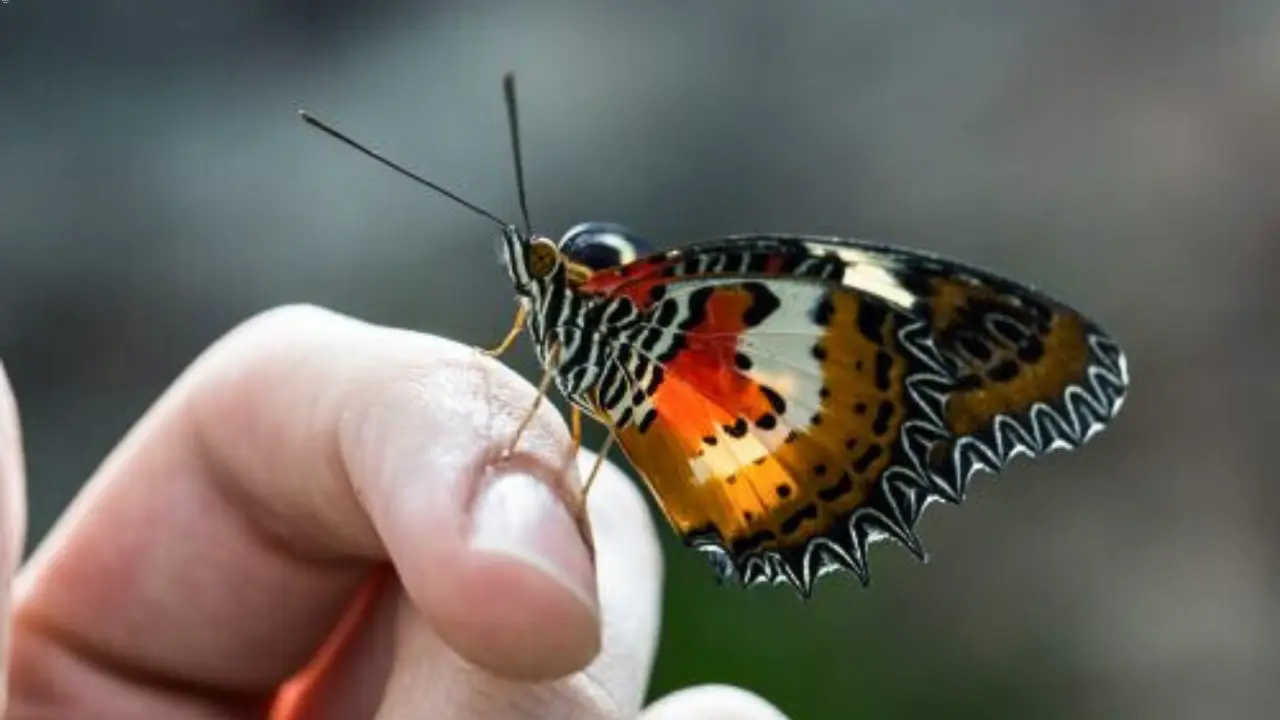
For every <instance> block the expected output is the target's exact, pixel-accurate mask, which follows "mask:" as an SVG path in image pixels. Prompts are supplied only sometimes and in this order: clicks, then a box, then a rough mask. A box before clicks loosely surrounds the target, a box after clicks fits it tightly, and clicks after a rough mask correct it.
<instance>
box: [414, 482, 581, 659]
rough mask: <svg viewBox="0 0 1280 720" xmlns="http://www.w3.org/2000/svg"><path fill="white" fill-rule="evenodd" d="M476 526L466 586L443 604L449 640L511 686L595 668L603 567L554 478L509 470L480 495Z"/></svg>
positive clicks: (442, 600) (442, 623) (471, 538)
mask: <svg viewBox="0 0 1280 720" xmlns="http://www.w3.org/2000/svg"><path fill="white" fill-rule="evenodd" d="M471 521H472V527H471V529H470V535H469V538H468V562H467V565H468V567H467V569H466V570H465V571H464V572H463V573H462V577H463V578H464V579H463V581H462V583H461V585H460V587H459V588H458V591H457V592H454V593H449V594H448V595H447V597H443V598H439V605H440V607H441V608H447V612H448V617H446V618H441V619H440V621H439V622H438V623H437V625H438V627H437V630H438V632H440V634H441V636H442V638H444V639H445V640H446V642H449V643H450V644H451V645H452V646H453V647H454V649H455V650H457V651H458V652H459V654H461V655H463V656H464V657H466V658H467V659H468V660H470V661H471V662H473V663H475V664H477V665H479V666H481V667H484V668H485V669H487V670H489V671H491V672H493V673H495V674H497V675H500V676H503V677H507V678H511V679H518V680H550V679H555V678H559V677H563V676H565V675H568V674H570V673H572V672H575V671H577V670H580V669H582V668H583V667H585V666H586V665H587V664H588V663H589V662H590V661H591V660H592V658H594V657H595V656H596V654H597V653H598V652H599V650H600V617H599V608H598V604H597V599H596V586H595V568H594V565H593V561H592V557H591V554H590V551H589V549H588V548H587V545H586V543H585V541H584V539H583V537H582V535H581V533H580V532H579V528H578V525H577V522H576V521H575V519H574V517H573V515H572V514H571V513H570V512H569V510H568V508H566V507H565V505H564V503H563V501H562V500H561V499H560V498H559V497H558V496H557V494H556V493H555V492H554V491H553V490H552V489H551V488H550V487H549V486H548V484H547V482H546V481H545V480H541V479H538V478H536V477H534V476H533V475H531V474H527V473H525V472H522V471H515V472H502V473H498V474H497V477H495V478H493V479H492V480H490V481H488V482H487V483H486V487H484V488H483V489H482V490H481V491H480V495H479V497H478V498H477V499H476V501H475V504H474V509H473V513H472V518H471Z"/></svg>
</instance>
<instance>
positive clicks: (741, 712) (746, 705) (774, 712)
mask: <svg viewBox="0 0 1280 720" xmlns="http://www.w3.org/2000/svg"><path fill="white" fill-rule="evenodd" d="M640 718H641V720H787V716H786V715H784V714H783V713H782V711H781V710H779V709H778V708H776V707H774V706H773V704H772V703H770V702H768V701H767V700H765V699H764V698H762V697H760V696H759V695H756V694H755V693H753V692H750V691H747V690H743V689H742V688H738V687H733V686H732V685H699V686H697V687H691V688H685V689H684V690H678V691H676V692H674V693H671V694H670V695H667V696H666V697H664V698H662V699H661V700H658V701H657V702H656V703H654V704H652V705H650V706H649V707H648V708H646V709H645V711H644V713H643V714H642V715H641V716H640Z"/></svg>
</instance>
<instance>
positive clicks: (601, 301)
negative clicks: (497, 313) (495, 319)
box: [503, 223, 647, 414]
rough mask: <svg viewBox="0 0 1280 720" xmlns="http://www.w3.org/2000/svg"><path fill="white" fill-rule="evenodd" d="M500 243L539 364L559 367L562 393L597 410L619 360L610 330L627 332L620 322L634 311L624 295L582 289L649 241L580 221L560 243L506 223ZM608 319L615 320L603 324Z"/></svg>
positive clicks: (604, 225)
mask: <svg viewBox="0 0 1280 720" xmlns="http://www.w3.org/2000/svg"><path fill="white" fill-rule="evenodd" d="M503 247H504V254H505V259H506V265H507V270H508V273H509V274H510V276H511V280H512V283H513V284H514V285H515V289H516V292H517V293H518V294H519V296H520V302H521V303H522V304H523V305H524V307H525V309H526V310H527V311H528V312H529V321H528V330H529V333H530V335H531V337H532V339H533V341H534V352H535V354H536V355H537V357H538V361H539V363H540V364H542V365H543V367H554V369H555V379H556V385H557V387H559V389H560V391H561V392H562V393H564V395H565V397H567V398H568V399H569V400H570V401H572V402H573V403H575V404H576V405H578V406H580V407H581V408H583V409H584V410H587V411H588V412H591V413H593V414H594V413H595V412H597V407H598V395H599V393H598V390H599V389H600V381H601V379H602V376H603V375H605V374H611V373H606V372H605V371H606V370H607V369H608V368H610V367H611V366H616V365H617V364H618V363H619V362H620V360H619V358H618V357H617V356H616V353H615V352H614V350H615V344H614V343H613V342H611V341H610V337H609V334H610V333H617V332H619V331H621V330H624V329H626V326H625V325H621V324H620V323H618V322H617V320H620V319H622V318H624V317H627V318H630V317H634V316H635V315H636V313H635V308H634V307H629V306H631V305H632V303H631V301H630V300H629V299H627V298H625V297H617V298H606V297H600V296H596V295H591V294H584V293H581V292H578V291H577V287H578V286H579V285H581V284H582V283H583V282H584V281H586V280H587V279H588V278H589V277H590V275H591V274H592V273H593V272H595V271H597V270H600V269H603V268H607V267H616V266H618V265H622V264H625V263H628V262H631V261H632V260H634V259H635V258H636V257H637V256H638V255H639V254H640V253H641V252H643V251H644V250H646V249H647V248H646V243H644V241H643V240H641V239H640V238H637V237H635V236H634V235H631V234H630V233H628V232H627V231H626V230H625V229H623V228H621V227H620V226H617V225H613V224H608V223H583V224H580V225H577V226H575V227H573V228H571V229H570V230H569V231H568V232H566V233H565V234H564V236H563V237H562V238H561V239H560V242H559V243H555V242H554V241H552V240H551V239H550V238H548V237H546V236H540V235H532V236H530V235H526V234H524V233H522V232H520V230H519V229H517V228H515V227H508V228H506V229H505V231H504V233H503ZM606 317H608V318H613V319H614V321H613V322H611V323H605V322H602V321H603V319H604V318H606ZM606 329H609V330H608V331H607V330H606ZM622 369H623V370H624V371H625V370H629V369H630V368H622Z"/></svg>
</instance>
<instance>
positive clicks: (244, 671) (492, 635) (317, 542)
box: [0, 307, 781, 720]
mask: <svg viewBox="0 0 1280 720" xmlns="http://www.w3.org/2000/svg"><path fill="white" fill-rule="evenodd" d="M533 399H534V390H533V389H532V388H531V387H530V386H529V385H528V384H527V383H525V382H524V381H523V380H521V379H520V378H519V377H518V376H517V375H516V374H515V373H513V372H511V371H510V370H507V369H506V368H504V367H503V366H501V365H500V364H498V363H496V362H494V361H492V360H489V359H486V358H484V357H482V356H481V354H480V353H478V352H476V351H474V350H472V349H470V348H467V347H463V346H460V345H457V344H455V343H452V342H449V341H446V340H442V339H439V338H434V337H430V336H425V335H421V334H416V333H410V332H405V331H397V330H390V329H385V328H378V327H374V326H371V325H366V324H364V323H360V322H356V321H353V320H350V319H347V318H344V317H341V316H338V315H335V314H333V313H329V312H326V311H322V310H317V309H314V308H306V307H294V308H285V309H281V310H276V311H272V312H269V313H266V314H264V315H263V316H260V317H258V318H255V319H254V320H252V321H250V322H248V323H246V324H245V325H244V326H242V327H241V328H239V329H237V330H236V331H234V332H233V333H231V334H230V335H228V336H227V337H226V338H224V339H222V340H221V341H219V342H218V343H217V344H215V345H214V346H213V347H212V348H211V349H210V350H209V351H207V352H206V353H205V354H204V355H203V356H201V357H200V358H199V359H198V360H197V361H196V362H195V363H194V364H193V365H192V366H191V368H190V369H188V371H187V372H185V373H184V374H183V375H182V377H181V378H179V380H178V381H177V382H176V383H175V384H174V385H173V386H172V387H171V388H170V389H169V390H168V391H167V392H166V393H165V394H164V395H163V396H162V397H161V398H160V400H159V401H158V402H157V403H156V404H155V406H154V407H152V408H151V410H150V411H149V412H148V413H147V414H146V415H145V416H144V417H143V418H142V420H141V421H140V422H139V423H138V424H137V426H136V427H134V428H133V430H132V431H131V432H130V433H129V434H128V436H126V437H125V439H124V440H123V441H122V442H121V443H120V445H119V446H118V447H117V448H116V449H115V450H114V451H113V452H112V453H111V455H110V456H108V458H107V459H106V461H105V462H104V463H103V464H102V466H101V467H100V468H99V469H98V471H97V472H96V474H95V475H94V477H93V478H92V479H91V480H90V482H89V483H88V484H87V485H86V487H85V488H84V490H83V491H82V492H81V493H80V495H79V497H77V498H76V500H75V502H74V503H73V504H72V505H71V507H70V508H69V509H68V510H67V512H66V513H65V514H64V516H63V517H62V518H61V520H60V521H59V522H58V524H57V526H56V527H55V528H54V529H53V531H51V532H50V534H49V535H48V537H47V538H46V539H45V540H44V542H43V543H42V545H41V546H40V548H39V549H38V551H37V552H36V553H35V555H34V556H33V557H32V558H31V559H30V560H29V561H28V563H27V564H26V566H25V567H23V568H22V569H21V571H20V573H19V574H18V576H17V578H16V581H15V582H14V584H13V588H12V591H13V592H12V604H11V606H10V605H8V601H9V598H10V587H9V585H10V579H11V577H12V574H13V571H14V568H15V567H16V565H17V561H18V556H19V551H20V548H21V545H22V541H21V538H22V534H23V524H24V503H23V499H22V461H21V449H20V447H21V445H20V440H19V435H18V423H17V413H16V410H15V408H14V404H13V401H12V397H11V394H10V391H9V389H8V385H7V382H6V381H4V377H3V373H2V372H0V619H2V618H5V617H8V618H10V623H9V624H8V625H7V632H6V624H5V623H3V622H0V677H3V673H4V672H5V670H6V668H5V653H4V647H5V643H6V642H7V643H8V646H9V652H8V659H7V672H8V683H7V685H8V689H9V695H8V714H7V715H5V717H8V718H13V719H15V720H16V719H17V718H28V717H40V718H45V717H58V718H130V719H131V720H145V719H146V718H165V719H169V718H243V717H269V718H272V719H273V720H297V719H301V718H342V719H343V720H350V719H351V718H367V717H375V716H376V717H377V718H380V719H381V718H420V717H432V718H443V717H449V718H482V719H486V720H487V719H499V718H564V717H574V718H588V719H594V718H632V717H637V716H642V717H644V718H646V719H647V720H658V719H662V720H672V719H675V718H742V719H743V720H756V719H759V720H765V719H774V718H779V717H781V715H780V714H779V713H778V711H777V710H775V709H773V708H772V707H771V706H769V705H768V704H767V703H765V702H764V701H762V700H760V699H758V698H757V697H756V696H754V695H751V694H750V693H747V692H746V691H743V690H738V689H734V688H729V687H724V686H704V687H699V688H693V689H689V690H685V691H682V692H679V693H676V694H675V695H673V696H670V697H668V698H665V699H663V700H662V701H659V702H658V703H656V704H655V705H652V706H650V707H649V708H648V709H646V710H644V711H643V712H642V711H641V710H640V706H641V702H642V700H643V697H644V692H645V688H646V686H647V684H648V675H649V672H650V668H651V665H652V662H653V656H654V651H655V645H656V642H657V634H658V624H659V608H660V604H659V600H660V594H661V592H660V586H661V573H662V567H661V556H660V554H659V550H658V545H657V542H656V539H655V535H654V528H653V525H652V522H651V520H650V519H649V517H648V513H647V511H646V509H645V506H644V503H643V502H642V499H641V496H640V493H639V491H638V490H637V488H636V487H635V485H633V484H632V483H631V482H629V481H628V480H627V479H626V478H624V477H623V476H622V474H621V473H620V472H618V470H617V469H615V468H613V467H612V466H609V465H608V464H606V465H605V467H604V469H603V470H602V471H601V477H600V478H599V479H598V480H597V482H596V484H595V486H594V488H593V490H592V493H591V497H590V502H589V507H588V513H589V518H590V525H591V527H592V528H593V531H592V532H593V533H594V537H593V545H594V550H591V549H589V548H588V545H587V544H586V543H585V542H584V541H583V538H582V535H581V534H580V531H579V528H578V525H577V524H576V522H575V520H574V518H573V516H572V514H571V513H570V512H569V511H568V510H566V501H567V500H568V499H570V498H572V496H573V491H574V489H575V488H576V487H577V486H578V485H577V484H578V483H579V476H578V472H577V470H576V469H574V468H573V466H572V463H571V462H570V460H569V458H568V454H569V452H570V441H569V437H568V433H567V431H566V429H565V427H564V424H563V422H562V421H561V420H560V419H559V418H558V416H557V415H556V413H555V412H554V410H553V409H552V408H550V407H548V406H547V405H546V404H544V405H543V407H542V410H541V411H539V412H538V414H537V415H536V417H535V419H534V421H533V422H532V423H531V424H530V425H529V427H528V429H527V430H526V431H525V433H524V434H523V436H522V437H521V439H520V443H519V446H518V448H517V450H516V452H515V454H514V456H513V457H511V458H509V459H504V458H503V457H502V451H503V449H504V448H505V447H506V443H507V442H508V441H509V439H510V436H511V433H512V432H513V430H514V428H515V425H516V424H517V423H518V422H519V420H520V418H521V416H522V415H523V414H524V413H525V412H527V410H528V408H529V407H530V406H531V403H532V402H533ZM590 461H591V458H587V459H586V460H585V462H587V463H589V462H590ZM6 636H8V637H7V641H6ZM304 667H305V668H306V670H305V671H304V672H302V673H301V674H299V672H300V671H301V670H302V669H303V668H304ZM291 678H293V679H292V680H291ZM4 687H5V683H0V714H3V709H4V707H5V705H4V697H3V694H2V690H3V688H4Z"/></svg>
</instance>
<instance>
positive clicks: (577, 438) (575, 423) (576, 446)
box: [569, 405, 582, 457]
mask: <svg viewBox="0 0 1280 720" xmlns="http://www.w3.org/2000/svg"><path fill="white" fill-rule="evenodd" d="M569 428H570V430H571V431H572V433H573V457H577V456H578V451H579V450H581V449H582V411H581V410H579V409H578V406H577V405H574V406H572V407H571V408H570V411H569Z"/></svg>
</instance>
